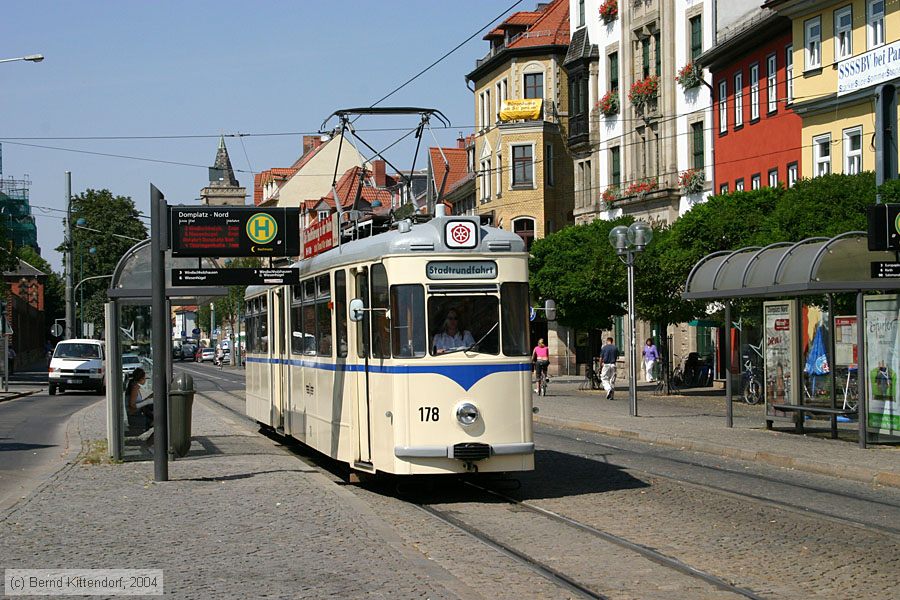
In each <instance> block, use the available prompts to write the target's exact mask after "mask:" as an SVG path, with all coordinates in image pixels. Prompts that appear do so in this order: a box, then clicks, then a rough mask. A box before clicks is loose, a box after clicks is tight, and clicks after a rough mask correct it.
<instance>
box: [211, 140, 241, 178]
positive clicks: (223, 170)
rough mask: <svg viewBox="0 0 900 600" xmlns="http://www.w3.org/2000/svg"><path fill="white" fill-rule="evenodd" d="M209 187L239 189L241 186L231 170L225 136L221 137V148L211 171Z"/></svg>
mask: <svg viewBox="0 0 900 600" xmlns="http://www.w3.org/2000/svg"><path fill="white" fill-rule="evenodd" d="M209 185H210V186H211V187H238V186H239V185H240V184H239V183H238V180H237V179H236V178H235V176H234V169H232V168H231V159H230V158H228V148H226V147H225V136H224V135H222V136H219V148H218V150H216V162H215V164H214V165H213V166H212V167H211V168H210V169H209Z"/></svg>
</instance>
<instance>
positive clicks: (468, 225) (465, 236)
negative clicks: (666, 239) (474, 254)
mask: <svg viewBox="0 0 900 600" xmlns="http://www.w3.org/2000/svg"><path fill="white" fill-rule="evenodd" d="M444 243H445V244H447V247H448V248H475V247H476V246H478V226H477V225H476V224H475V223H473V222H472V221H448V222H447V224H446V225H444Z"/></svg>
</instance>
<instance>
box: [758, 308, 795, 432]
mask: <svg viewBox="0 0 900 600" xmlns="http://www.w3.org/2000/svg"><path fill="white" fill-rule="evenodd" d="M793 306H794V303H793V302H792V301H785V302H766V303H764V304H763V323H764V326H765V331H764V336H765V337H764V341H765V347H764V350H763V356H764V359H765V363H764V367H765V393H766V415H767V416H775V417H789V414H788V413H787V412H785V411H781V410H777V409H775V408H774V407H773V405H777V404H796V403H797V401H796V398H795V395H794V393H793V387H792V383H793V382H792V381H791V373H792V371H793V363H794V355H795V352H794V342H795V339H796V332H795V331H794V323H795V319H794V310H793Z"/></svg>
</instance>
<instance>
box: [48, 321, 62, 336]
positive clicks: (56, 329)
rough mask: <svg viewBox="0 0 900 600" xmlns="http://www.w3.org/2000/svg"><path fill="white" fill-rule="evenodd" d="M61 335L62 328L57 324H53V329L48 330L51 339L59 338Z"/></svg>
mask: <svg viewBox="0 0 900 600" xmlns="http://www.w3.org/2000/svg"><path fill="white" fill-rule="evenodd" d="M62 334H63V326H62V325H60V324H59V323H54V324H53V327H51V328H50V335H52V336H53V337H60V336H61V335H62Z"/></svg>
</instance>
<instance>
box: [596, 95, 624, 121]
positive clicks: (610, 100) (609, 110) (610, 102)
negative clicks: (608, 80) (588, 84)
mask: <svg viewBox="0 0 900 600" xmlns="http://www.w3.org/2000/svg"><path fill="white" fill-rule="evenodd" d="M597 110H599V111H600V112H601V113H603V116H604V117H611V116H613V115H617V114H619V90H609V91H608V92H606V93H605V94H603V97H602V98H600V101H599V102H597Z"/></svg>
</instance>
